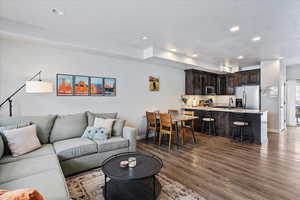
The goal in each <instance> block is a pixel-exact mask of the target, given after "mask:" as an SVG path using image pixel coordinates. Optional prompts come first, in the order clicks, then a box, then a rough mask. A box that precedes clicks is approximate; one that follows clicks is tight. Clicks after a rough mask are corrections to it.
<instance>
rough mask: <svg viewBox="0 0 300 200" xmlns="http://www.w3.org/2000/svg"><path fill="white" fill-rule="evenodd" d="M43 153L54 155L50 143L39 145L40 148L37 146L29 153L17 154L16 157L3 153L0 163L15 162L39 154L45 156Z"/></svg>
mask: <svg viewBox="0 0 300 200" xmlns="http://www.w3.org/2000/svg"><path fill="white" fill-rule="evenodd" d="M45 155H55V152H54V149H53V146H52V144H44V145H42V146H41V148H39V149H37V150H35V151H32V152H30V153H26V154H24V155H22V156H18V157H13V156H12V155H5V156H3V157H2V159H1V160H0V164H2V163H9V162H15V161H18V160H22V159H26V158H34V157H39V156H45Z"/></svg>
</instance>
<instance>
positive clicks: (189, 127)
mask: <svg viewBox="0 0 300 200" xmlns="http://www.w3.org/2000/svg"><path fill="white" fill-rule="evenodd" d="M183 114H184V115H187V116H192V117H194V116H195V112H194V111H183ZM188 132H192V136H193V141H194V143H196V138H195V135H194V120H189V121H182V123H181V133H182V137H181V139H182V144H184V137H185V134H186V133H188Z"/></svg>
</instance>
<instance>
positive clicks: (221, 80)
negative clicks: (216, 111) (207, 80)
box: [217, 75, 227, 95]
mask: <svg viewBox="0 0 300 200" xmlns="http://www.w3.org/2000/svg"><path fill="white" fill-rule="evenodd" d="M226 90H227V79H226V75H217V95H226V94H227V91H226Z"/></svg>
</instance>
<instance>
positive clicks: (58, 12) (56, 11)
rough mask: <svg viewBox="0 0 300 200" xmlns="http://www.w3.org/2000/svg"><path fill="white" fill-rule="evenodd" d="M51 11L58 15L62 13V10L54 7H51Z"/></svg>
mask: <svg viewBox="0 0 300 200" xmlns="http://www.w3.org/2000/svg"><path fill="white" fill-rule="evenodd" d="M51 12H52V13H53V14H55V15H59V16H62V15H64V13H63V11H61V10H58V9H56V8H52V9H51Z"/></svg>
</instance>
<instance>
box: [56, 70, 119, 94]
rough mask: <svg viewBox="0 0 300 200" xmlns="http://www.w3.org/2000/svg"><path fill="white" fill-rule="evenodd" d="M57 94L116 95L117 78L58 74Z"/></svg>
mask: <svg viewBox="0 0 300 200" xmlns="http://www.w3.org/2000/svg"><path fill="white" fill-rule="evenodd" d="M56 87H57V88H56V93H57V96H116V79H115V78H105V77H95V76H81V75H70V74H56Z"/></svg>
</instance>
